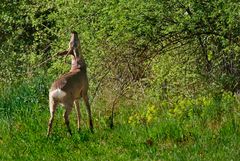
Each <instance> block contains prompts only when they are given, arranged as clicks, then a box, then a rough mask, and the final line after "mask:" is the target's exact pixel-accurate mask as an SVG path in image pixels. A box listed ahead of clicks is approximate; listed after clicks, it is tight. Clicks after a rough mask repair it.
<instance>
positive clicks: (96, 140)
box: [0, 78, 240, 161]
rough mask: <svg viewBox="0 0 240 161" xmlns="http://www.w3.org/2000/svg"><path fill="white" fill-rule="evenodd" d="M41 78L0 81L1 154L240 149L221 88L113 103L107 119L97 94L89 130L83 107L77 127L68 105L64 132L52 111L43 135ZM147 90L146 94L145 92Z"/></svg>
mask: <svg viewBox="0 0 240 161" xmlns="http://www.w3.org/2000/svg"><path fill="white" fill-rule="evenodd" d="M47 87H48V80H47V79H44V78H42V79H39V78H36V79H34V80H28V81H25V82H22V83H19V84H13V85H11V86H8V87H3V88H2V91H1V92H0V116H1V118H0V160H34V161H35V160H237V159H238V157H239V156H240V151H239V150H238V149H239V146H240V136H239V132H240V127H239V125H240V117H239V115H240V106H239V103H238V102H237V99H236V98H235V97H234V96H231V95H230V94H228V93H224V94H219V95H209V96H198V97H197V98H195V99H192V98H181V97H178V98H175V100H174V101H173V100H172V101H171V102H169V101H166V100H165V101H155V102H154V103H153V102H151V101H149V100H144V101H143V102H141V104H140V103H139V104H137V105H133V106H130V105H129V104H127V103H126V104H124V103H122V104H121V106H120V107H119V108H118V110H117V111H116V117H115V127H114V129H110V128H109V127H108V124H107V118H108V117H106V112H104V109H103V108H102V106H101V101H100V100H99V101H98V102H99V103H95V104H96V105H95V106H94V107H92V108H93V116H94V123H95V133H93V134H92V133H90V132H89V130H88V126H87V116H86V112H85V110H83V109H84V107H82V106H81V107H82V108H81V111H82V114H83V118H82V120H83V121H82V126H83V128H82V131H81V132H79V133H78V132H77V130H76V129H77V128H76V118H75V115H76V114H75V111H73V113H72V114H71V116H70V117H71V118H70V119H71V127H72V130H73V136H69V134H68V133H67V130H66V127H65V125H64V123H63V119H62V112H63V111H62V109H61V108H59V109H58V111H57V113H56V119H55V122H54V125H53V134H52V136H51V137H49V138H47V137H46V130H47V123H48V118H49V111H48V102H47V100H48V98H47V95H48V88H47ZM152 99H153V98H151V100H152Z"/></svg>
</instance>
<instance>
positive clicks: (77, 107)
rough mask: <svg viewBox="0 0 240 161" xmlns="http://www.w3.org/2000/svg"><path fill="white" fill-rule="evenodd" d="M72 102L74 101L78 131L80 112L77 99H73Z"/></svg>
mask: <svg viewBox="0 0 240 161" xmlns="http://www.w3.org/2000/svg"><path fill="white" fill-rule="evenodd" d="M74 103H75V108H76V112H77V125H78V131H80V121H81V112H80V106H79V100H75V101H74Z"/></svg>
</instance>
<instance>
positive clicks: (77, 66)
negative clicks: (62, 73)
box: [70, 56, 86, 71]
mask: <svg viewBox="0 0 240 161" xmlns="http://www.w3.org/2000/svg"><path fill="white" fill-rule="evenodd" d="M85 69H86V63H85V60H84V59H83V57H82V56H78V57H72V63H71V70H70V71H76V70H85Z"/></svg>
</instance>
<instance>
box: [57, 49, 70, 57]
mask: <svg viewBox="0 0 240 161" xmlns="http://www.w3.org/2000/svg"><path fill="white" fill-rule="evenodd" d="M67 53H68V51H67V50H65V51H62V52H58V53H57V55H58V56H64V55H66V54H67Z"/></svg>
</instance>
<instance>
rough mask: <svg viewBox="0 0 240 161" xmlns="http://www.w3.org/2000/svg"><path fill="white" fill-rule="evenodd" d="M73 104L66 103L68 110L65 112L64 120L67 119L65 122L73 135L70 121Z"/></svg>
mask: <svg viewBox="0 0 240 161" xmlns="http://www.w3.org/2000/svg"><path fill="white" fill-rule="evenodd" d="M72 106H73V105H72V104H71V105H65V107H66V110H65V112H64V114H63V117H64V120H65V124H66V126H67V130H68V132H69V134H70V135H72V131H71V128H70V123H69V114H70V112H71V111H72Z"/></svg>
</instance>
